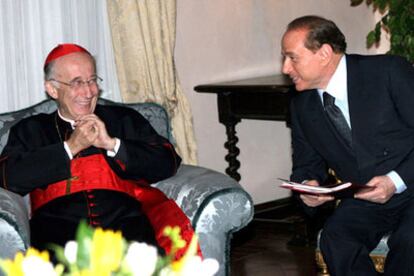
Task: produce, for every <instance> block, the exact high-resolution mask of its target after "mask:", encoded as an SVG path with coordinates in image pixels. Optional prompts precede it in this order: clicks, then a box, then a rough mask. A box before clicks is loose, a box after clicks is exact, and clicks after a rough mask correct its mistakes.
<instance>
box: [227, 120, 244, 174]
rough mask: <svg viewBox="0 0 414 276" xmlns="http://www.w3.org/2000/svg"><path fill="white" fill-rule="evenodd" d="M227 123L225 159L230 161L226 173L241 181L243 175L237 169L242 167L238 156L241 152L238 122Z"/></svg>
mask: <svg viewBox="0 0 414 276" xmlns="http://www.w3.org/2000/svg"><path fill="white" fill-rule="evenodd" d="M225 125H226V134H227V142H226V143H224V147H225V148H226V149H227V150H228V154H227V155H226V157H225V159H226V161H227V162H228V163H229V167H228V168H227V169H226V173H227V174H228V175H229V176H230V177H232V178H234V179H235V180H236V181H239V180H240V178H241V177H240V174H239V173H238V172H237V170H238V169H239V168H240V162H239V160H237V156H238V155H239V154H240V150H239V148H238V147H237V142H238V141H239V138H237V136H236V123H230V122H227V123H226V124H225Z"/></svg>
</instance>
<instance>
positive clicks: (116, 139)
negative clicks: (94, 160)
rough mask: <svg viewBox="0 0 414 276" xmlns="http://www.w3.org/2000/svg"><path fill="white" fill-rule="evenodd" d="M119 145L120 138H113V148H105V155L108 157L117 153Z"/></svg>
mask: <svg viewBox="0 0 414 276" xmlns="http://www.w3.org/2000/svg"><path fill="white" fill-rule="evenodd" d="M120 146H121V140H119V139H118V138H115V147H114V150H107V151H106V155H108V156H109V157H114V156H115V155H116V154H117V153H118V150H119V147H120Z"/></svg>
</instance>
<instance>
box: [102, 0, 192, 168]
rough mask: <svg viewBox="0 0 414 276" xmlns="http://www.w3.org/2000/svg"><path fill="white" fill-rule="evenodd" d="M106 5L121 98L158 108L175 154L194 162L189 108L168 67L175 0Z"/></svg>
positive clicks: (170, 64)
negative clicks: (169, 127) (163, 110)
mask: <svg viewBox="0 0 414 276" xmlns="http://www.w3.org/2000/svg"><path fill="white" fill-rule="evenodd" d="M107 6H108V14H109V25H110V29H111V34H112V43H113V47H114V53H115V62H116V66H117V73H118V78H119V85H120V90H121V96H122V99H123V100H124V101H125V102H144V101H151V102H156V103H159V104H161V105H162V106H164V107H165V108H166V109H167V111H168V113H169V116H170V118H171V122H172V130H173V135H174V138H175V140H176V141H175V142H176V148H177V151H178V153H179V154H180V155H181V157H182V158H183V162H184V163H187V164H195V163H196V145H195V141H194V133H193V127H192V116H191V111H190V105H189V103H188V100H187V99H186V97H185V95H184V94H183V92H182V90H181V87H180V84H179V81H178V77H177V73H176V71H175V66H174V46H175V18H176V0H158V1H156V0H124V1H116V0H108V1H107Z"/></svg>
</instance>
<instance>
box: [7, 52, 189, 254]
mask: <svg viewBox="0 0 414 276" xmlns="http://www.w3.org/2000/svg"><path fill="white" fill-rule="evenodd" d="M95 70H96V65H95V59H94V58H93V56H92V55H91V54H90V53H89V52H88V51H87V50H86V49H84V48H82V47H81V46H79V45H75V44H62V45H58V46H57V47H56V48H54V49H53V50H52V51H51V52H50V54H49V55H48V57H47V59H46V62H45V66H44V73H45V88H46V91H47V93H48V95H49V96H50V97H51V98H52V99H54V100H55V101H56V103H57V105H58V110H57V111H56V112H54V113H52V114H38V115H35V116H32V117H29V118H26V119H23V120H21V121H20V122H19V123H17V124H16V125H15V126H13V127H12V128H11V130H10V134H9V138H8V142H7V144H6V146H5V147H4V150H3V153H2V158H1V159H2V160H4V161H3V162H2V164H1V170H0V171H1V172H0V179H1V180H0V185H1V186H2V187H4V188H6V189H9V190H11V191H13V192H16V193H19V194H21V195H25V194H28V193H30V197H31V207H32V216H31V219H30V230H31V242H32V245H33V246H34V247H36V248H38V249H43V248H45V247H46V246H47V244H48V243H54V244H59V245H64V244H65V243H66V242H67V241H68V240H73V239H74V238H75V232H76V229H77V226H78V224H79V221H80V220H85V221H86V222H87V223H88V224H89V225H91V226H92V227H101V228H104V229H113V230H120V231H121V232H122V234H123V236H124V237H125V238H126V239H128V240H137V241H143V242H147V243H149V244H153V245H156V246H161V247H164V249H166V250H167V251H168V247H169V241H166V240H165V237H163V235H162V230H163V226H166V225H171V226H174V225H179V226H181V227H182V230H183V231H184V232H186V233H184V234H185V235H186V236H187V237H191V236H192V234H191V232H192V230H191V224H190V222H189V220H188V219H187V218H186V216H185V215H184V214H183V213H182V211H181V210H180V209H179V208H178V206H176V205H175V203H174V202H173V201H172V200H168V199H167V198H166V197H165V196H164V195H163V194H162V193H161V192H160V191H159V190H157V189H155V188H152V187H151V186H150V184H151V183H154V182H157V181H160V180H163V179H165V178H168V177H170V176H172V175H174V174H175V173H176V171H177V169H178V166H179V164H180V162H181V159H180V157H179V156H178V155H177V153H176V152H175V150H174V147H173V146H172V144H171V143H170V142H169V141H168V140H167V139H165V138H163V137H162V136H160V135H158V134H157V133H156V131H155V130H154V129H153V128H152V127H151V125H150V124H149V122H148V121H147V120H146V119H144V118H143V117H142V116H141V115H140V114H139V113H138V112H136V111H134V110H133V109H130V108H126V107H121V106H101V105H98V104H97V100H98V97H99V86H98V82H99V80H100V78H99V77H98V75H97V74H96V71H95ZM149 204H150V205H149ZM188 241H189V240H188ZM161 251H162V250H161Z"/></svg>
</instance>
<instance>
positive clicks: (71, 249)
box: [64, 241, 78, 264]
mask: <svg viewBox="0 0 414 276" xmlns="http://www.w3.org/2000/svg"><path fill="white" fill-rule="evenodd" d="M77 253H78V244H77V243H76V242H75V241H68V242H67V243H66V245H65V250H64V254H65V257H66V259H67V260H68V262H69V263H70V264H74V263H75V262H76V255H77Z"/></svg>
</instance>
